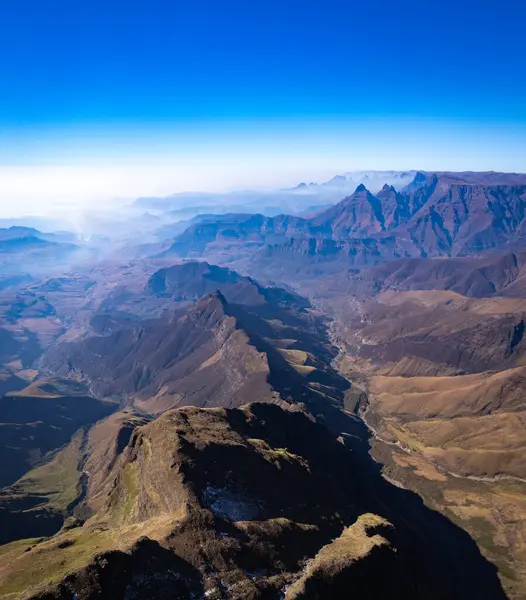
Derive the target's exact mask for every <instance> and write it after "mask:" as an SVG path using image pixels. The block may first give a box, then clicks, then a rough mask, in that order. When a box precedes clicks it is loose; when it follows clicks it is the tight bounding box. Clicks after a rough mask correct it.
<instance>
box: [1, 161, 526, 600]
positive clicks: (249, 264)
mask: <svg viewBox="0 0 526 600" xmlns="http://www.w3.org/2000/svg"><path fill="white" fill-rule="evenodd" d="M525 206H526V176H524V175H520V174H501V173H416V175H415V177H414V181H413V182H412V183H411V184H409V185H408V186H406V187H405V188H402V189H395V188H394V187H392V186H390V185H385V186H384V187H383V188H382V189H380V191H377V192H376V193H372V192H370V191H369V190H367V189H366V187H365V186H364V185H360V186H359V187H358V188H357V189H356V191H355V192H354V193H353V194H352V195H351V196H349V197H347V198H345V199H343V200H342V201H341V202H339V203H337V204H335V205H334V206H331V207H329V208H326V209H323V210H322V211H321V212H318V213H317V214H313V215H312V216H309V217H308V218H302V217H298V216H288V215H278V216H276V217H267V216H262V215H254V214H250V215H249V214H225V215H205V216H200V217H195V218H194V219H192V221H191V222H190V223H189V226H188V227H187V228H186V229H185V230H184V231H183V232H182V233H180V231H181V229H183V228H182V227H181V226H180V225H178V228H177V229H178V231H179V234H178V235H177V237H175V239H172V240H169V243H163V244H162V246H163V248H164V249H163V250H162V251H159V250H158V249H157V250H156V252H155V253H154V254H152V253H151V250H152V248H154V247H156V245H155V244H150V245H149V244H143V243H142V242H141V243H140V244H138V245H137V248H136V251H130V248H129V247H128V251H127V252H128V254H126V256H129V257H131V258H130V259H129V260H128V259H122V258H121V259H120V260H119V259H115V258H111V257H108V258H104V259H101V260H91V261H86V263H85V264H80V265H77V266H75V267H71V268H69V267H68V268H63V269H62V271H60V269H56V270H55V271H54V272H52V273H51V272H48V271H45V272H44V271H42V273H43V275H42V276H40V277H39V276H38V275H37V273H38V271H32V272H31V275H30V276H28V277H27V278H25V276H24V274H23V273H16V274H13V273H14V272H13V273H11V271H9V273H8V275H9V277H8V278H6V279H5V283H4V285H5V286H6V287H5V289H4V290H3V291H2V292H1V294H0V394H1V395H0V445H1V447H2V457H3V458H5V459H4V461H2V467H1V468H0V485H1V486H3V487H2V488H0V544H1V545H0V555H1V557H2V560H1V561H0V598H5V600H15V599H21V600H22V599H29V598H35V599H36V598H39V599H40V600H51V599H64V600H73V599H74V598H76V599H79V600H87V599H89V600H92V599H93V600H94V599H95V598H99V599H100V598H102V599H104V598H107V599H108V600H109V599H114V598H115V599H117V598H127V599H131V598H136V599H139V598H174V597H177V598H181V599H186V598H188V599H194V598H202V597H206V598H212V599H214V598H216V599H218V600H219V599H239V600H241V599H245V598H247V599H254V600H256V599H262V600H263V599H269V600H271V599H272V600H274V599H275V600H277V599H278V598H284V599H285V600H299V599H302V600H307V599H309V600H310V599H312V600H314V599H321V598H323V599H330V598H351V597H355V596H356V597H364V598H365V597H366V598H372V599H374V598H385V597H386V596H387V595H390V596H394V597H395V598H415V599H423V598H426V599H427V598H431V599H432V598H437V599H439V598H440V599H445V598H448V599H449V598H458V599H465V598H488V599H490V598H491V599H494V598H495V599H500V598H504V597H506V596H507V597H509V598H511V599H513V600H520V599H522V598H526V596H524V589H525V588H526V528H525V526H524V522H526V470H525V466H524V465H525V462H524V455H525V454H524V453H525V446H526V437H525V433H524V432H525V431H526V428H525V425H526V412H525V408H526V402H525V399H526V388H525V385H526V341H525V340H526V336H525V328H526V327H525V323H526V300H525V299H524V298H525V297H526V259H525V254H524V240H525V233H526V229H525V227H526V225H525V223H526V221H525V213H526V208H525ZM37 233H38V232H37ZM28 236H29V237H30V238H35V239H41V241H44V242H46V240H45V239H44V238H38V236H37V234H35V233H34V232H29V234H28V232H27V231H25V230H24V231H14V232H10V233H9V234H4V238H5V240H4V242H5V243H4V246H5V248H4V249H3V252H4V253H5V254H6V256H8V260H7V259H6V260H7V262H6V264H7V265H15V263H16V260H20V256H24V257H28V256H30V254H31V253H32V252H34V249H33V246H34V244H35V243H36V244H37V245H42V244H41V243H40V242H34V241H31V240H30V241H29V242H28V241H27V239H26V238H27V237H28ZM13 240H14V241H13ZM21 240H22V241H21ZM165 242H166V241H165ZM27 243H29V244H30V246H31V252H30V251H29V249H28V247H26V244H27ZM50 243H51V244H55V245H52V248H53V252H54V253H57V252H59V250H60V251H61V252H62V251H64V253H65V254H68V253H71V252H72V249H71V248H70V247H69V246H67V245H66V247H65V248H62V246H61V245H60V244H61V243H62V242H59V241H58V238H57V240H55V239H52V241H51V242H50ZM46 252H47V254H46V257H47V258H46V260H48V258H49V256H50V255H49V252H48V251H46ZM148 252H150V254H149V255H146V254H147V253H148ZM145 253H146V254H145ZM16 257H19V258H16ZM195 257H198V258H199V259H200V260H195ZM10 261H11V262H10ZM10 268H11V267H10ZM39 268H40V267H39ZM17 278H18V279H17ZM422 499H423V501H422Z"/></svg>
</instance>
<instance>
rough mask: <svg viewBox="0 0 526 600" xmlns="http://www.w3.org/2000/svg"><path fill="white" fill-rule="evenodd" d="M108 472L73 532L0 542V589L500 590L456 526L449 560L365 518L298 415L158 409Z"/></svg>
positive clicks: (334, 451)
mask: <svg viewBox="0 0 526 600" xmlns="http://www.w3.org/2000/svg"><path fill="white" fill-rule="evenodd" d="M110 477H111V478H112V479H113V485H112V486H109V487H108V493H107V495H106V499H105V501H104V503H103V505H102V506H101V508H100V510H99V511H98V513H97V514H95V515H94V516H93V517H92V518H91V519H90V520H88V521H87V522H86V523H85V524H84V525H83V526H82V527H76V528H73V529H69V530H65V531H63V532H61V533H59V534H57V535H56V536H54V537H53V538H51V539H49V540H43V541H36V542H33V543H30V544H29V545H28V544H27V543H26V544H25V545H22V546H21V545H20V544H11V545H8V546H5V547H4V548H3V554H2V556H3V561H2V564H1V566H0V590H1V596H0V597H2V598H6V599H9V600H15V599H18V598H21V597H25V598H39V599H41V600H44V599H46V600H50V599H52V598H53V599H55V600H72V598H74V597H78V598H82V599H83V600H92V599H94V598H99V599H100V598H102V599H108V600H109V599H110V598H121V597H132V598H133V597H135V598H171V597H173V595H174V594H176V597H178V598H181V599H188V600H190V599H191V598H195V597H203V596H205V597H207V598H212V599H214V600H220V599H221V598H223V599H232V600H242V599H251V600H259V599H261V600H262V599H268V600H277V599H278V598H280V597H283V594H284V593H285V592H286V593H287V596H286V597H287V598H316V597H319V593H320V590H321V592H322V593H323V597H324V598H341V597H342V595H341V594H342V592H343V591H344V590H345V586H346V585H350V588H349V591H348V592H344V593H345V594H347V593H351V592H352V594H353V595H355V594H359V595H360V596H362V597H365V596H366V597H369V598H372V599H376V598H383V597H384V594H385V591H386V587H385V584H382V583H381V582H382V581H383V582H385V583H387V581H388V582H389V584H390V585H389V590H390V592H389V593H390V595H391V596H392V597H394V598H400V599H401V598H415V600H416V599H417V598H424V597H425V598H430V599H434V598H436V599H439V598H440V599H442V598H459V599H460V598H466V597H478V596H480V594H482V596H481V597H487V598H495V599H496V598H503V597H504V596H503V594H502V591H501V590H500V586H499V584H498V582H497V580H496V578H495V573H494V570H493V569H492V568H491V566H490V565H488V563H486V562H485V561H484V559H482V557H481V556H480V555H479V554H478V553H477V552H476V549H474V546H473V544H472V542H470V541H469V538H467V536H465V534H463V533H462V532H460V530H458V531H456V532H455V533H454V536H456V544H457V548H458V550H459V552H460V554H459V555H456V553H453V554H448V553H446V552H444V547H443V545H442V544H443V541H442V540H441V537H440V535H438V534H435V535H434V536H433V537H432V538H426V537H424V536H423V535H421V532H419V531H418V530H413V529H412V527H411V526H408V525H404V523H403V521H402V520H398V521H397V523H395V524H394V526H393V525H391V524H390V523H389V522H388V518H389V517H388V516H387V519H386V518H385V517H383V516H382V517H380V516H375V515H374V514H371V513H373V512H374V511H376V512H377V513H378V512H380V513H381V512H383V506H382V500H381V497H380V498H378V497H377V496H376V494H375V493H373V488H374V481H375V476H374V475H373V474H372V472H366V471H363V470H362V469H361V468H359V466H358V463H357V462H356V461H355V458H353V453H352V452H349V451H348V450H347V449H346V448H345V447H344V445H343V444H342V443H340V442H339V441H337V440H336V439H334V437H333V436H332V435H331V434H330V433H329V432H328V431H327V430H326V429H325V428H323V427H322V426H320V425H318V424H316V423H315V422H313V421H312V420H311V419H309V417H308V416H307V415H305V414H304V413H303V412H301V411H297V410H296V411H291V410H284V409H283V408H280V407H279V406H277V405H271V404H259V405H258V404H256V405H250V406H248V407H245V408H243V409H227V410H225V409H197V408H191V407H187V408H183V409H177V410H172V411H168V412H166V413H165V414H163V415H162V416H161V417H159V418H158V419H156V420H154V421H153V422H151V423H149V424H147V425H144V426H142V427H138V428H137V429H136V430H135V431H134V432H133V434H132V436H131V438H130V440H129V442H128V444H127V446H126V447H125V449H124V450H123V452H122V453H121V454H120V456H119V458H118V459H117V461H116V463H115V465H114V467H113V469H112V472H111V476H110ZM367 480H369V482H370V483H369V485H367V484H366V481H367ZM371 486H372V488H371ZM376 492H377V493H382V492H381V491H380V488H378V489H376ZM400 493H402V492H401V491H400ZM405 494H406V495H407V494H409V493H408V492H406V493H405ZM408 514H409V513H408ZM445 527H446V529H447V530H448V532H449V534H451V533H452V531H453V530H451V528H448V526H447V525H445ZM437 532H438V529H437ZM442 533H444V531H443V532H442ZM26 547H27V548H28V550H27V551H24V550H25V548H26ZM460 555H461V556H462V566H461V567H460V565H459V564H458V563H457V560H458V558H459V557H460ZM37 557H38V560H36V558H37ZM314 557H316V558H314ZM311 558H314V561H313V562H312V563H309V562H307V561H308V559H311ZM294 581H296V583H295V584H294V585H293V586H292V587H291V588H290V589H289V591H287V588H288V586H290V584H292V583H293V582H294ZM320 586H321V588H320ZM316 590H318V591H316ZM470 595H471V596H470ZM343 597H345V596H343Z"/></svg>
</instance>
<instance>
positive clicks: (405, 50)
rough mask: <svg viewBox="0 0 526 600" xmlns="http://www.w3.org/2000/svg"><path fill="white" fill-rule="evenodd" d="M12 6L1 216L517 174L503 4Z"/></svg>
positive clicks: (2, 56) (409, 0) (523, 159)
mask: <svg viewBox="0 0 526 600" xmlns="http://www.w3.org/2000/svg"><path fill="white" fill-rule="evenodd" d="M448 4H449V5H450V8H451V11H449V10H448V9H447V8H448V7H447V5H448ZM23 5H24V10H21V9H20V3H19V2H14V1H11V0H8V1H7V2H4V3H3V5H2V7H1V8H0V32H1V35H0V71H1V72H2V82H3V84H4V86H5V89H6V90H8V93H4V94H2V95H1V96H0V214H2V215H7V214H12V215H15V216H16V215H22V214H27V213H32V214H42V213H47V212H50V211H52V210H60V211H62V210H65V211H68V210H73V211H77V210H79V207H81V208H82V210H84V209H85V208H88V209H90V210H91V209H93V208H95V209H97V210H99V209H103V208H104V206H105V205H106V204H107V203H108V202H110V203H112V204H113V202H114V199H116V198H117V199H122V198H126V199H133V198H136V197H139V196H144V195H160V196H162V195H168V194H172V193H177V192H182V191H221V190H232V189H244V188H276V187H278V188H279V187H287V186H294V185H297V184H298V183H299V182H301V181H324V180H326V179H329V178H330V177H332V176H333V175H336V174H338V173H342V172H346V171H355V170H363V169H375V170H388V169H394V170H409V169H422V170H457V171H458V170H477V171H483V170H499V171H515V172H516V171H525V170H526V113H525V108H524V107H525V106H526V102H525V98H526V80H525V78H524V77H520V76H519V77H517V73H521V72H522V71H523V68H524V67H523V65H524V60H523V59H524V50H523V47H522V46H521V39H522V29H521V23H522V22H523V17H524V16H526V14H525V8H524V5H523V4H522V3H519V2H516V1H515V0H512V1H511V2H509V3H508V4H507V5H506V9H503V10H501V11H493V10H487V9H488V6H486V7H485V6H481V5H480V3H475V2H472V1H471V0H470V1H468V2H464V3H462V5H458V3H453V2H446V3H445V4H444V3H442V5H441V8H440V10H438V9H437V8H435V7H433V6H426V5H424V6H422V4H421V3H420V2H416V1H414V0H404V1H403V2H402V3H400V5H399V6H398V9H397V10H396V11H391V10H386V9H387V8H388V4H387V3H386V2H383V1H382V2H378V3H377V4H376V5H375V6H373V7H370V6H369V7H368V6H366V5H365V4H361V3H343V2H335V3H331V4H330V6H327V7H322V6H321V5H318V4H317V3H307V4H305V3H300V2H296V1H293V2H289V3H287V4H286V6H283V5H282V4H281V3H272V2H271V3H270V4H269V3H266V4H265V7H264V8H263V7H262V6H253V7H250V8H248V7H246V6H245V5H243V4H241V3H238V2H235V1H227V2H226V3H223V4H222V5H221V6H217V5H214V4H211V5H208V4H207V3H205V4H204V5H203V6H201V5H199V4H196V5H192V6H191V5H186V4H185V5H180V4H178V3H170V2H165V1H162V0H158V1H155V2H153V4H152V5H151V6H149V8H146V7H145V6H144V5H142V3H136V2H132V3H125V4H123V3H120V2H114V3H111V4H110V5H107V4H105V3H102V2H98V1H95V2H91V3H89V4H85V3H75V4H71V3H68V2H65V1H63V0H45V1H42V2H35V1H34V0H24V2H23ZM451 13H454V14H455V18H454V19H451V18H450V14H451ZM227 16H228V17H227ZM463 22H469V23H470V27H467V28H466V27H461V25H460V24H461V23H463ZM423 24H425V26H423ZM480 31H491V32H492V37H491V44H481V43H480V35H479V33H480ZM444 40H450V42H448V43H444ZM510 82H512V83H513V84H512V85H511V84H510ZM83 207H84V208H83Z"/></svg>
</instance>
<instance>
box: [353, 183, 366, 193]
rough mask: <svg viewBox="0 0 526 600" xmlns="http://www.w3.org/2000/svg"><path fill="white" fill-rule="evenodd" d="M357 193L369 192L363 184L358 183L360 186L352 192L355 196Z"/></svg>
mask: <svg viewBox="0 0 526 600" xmlns="http://www.w3.org/2000/svg"><path fill="white" fill-rule="evenodd" d="M358 192H369V190H368V189H367V188H366V187H365V185H364V184H363V183H360V185H359V186H358V187H357V188H356V189H355V190H354V193H355V194H358Z"/></svg>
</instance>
